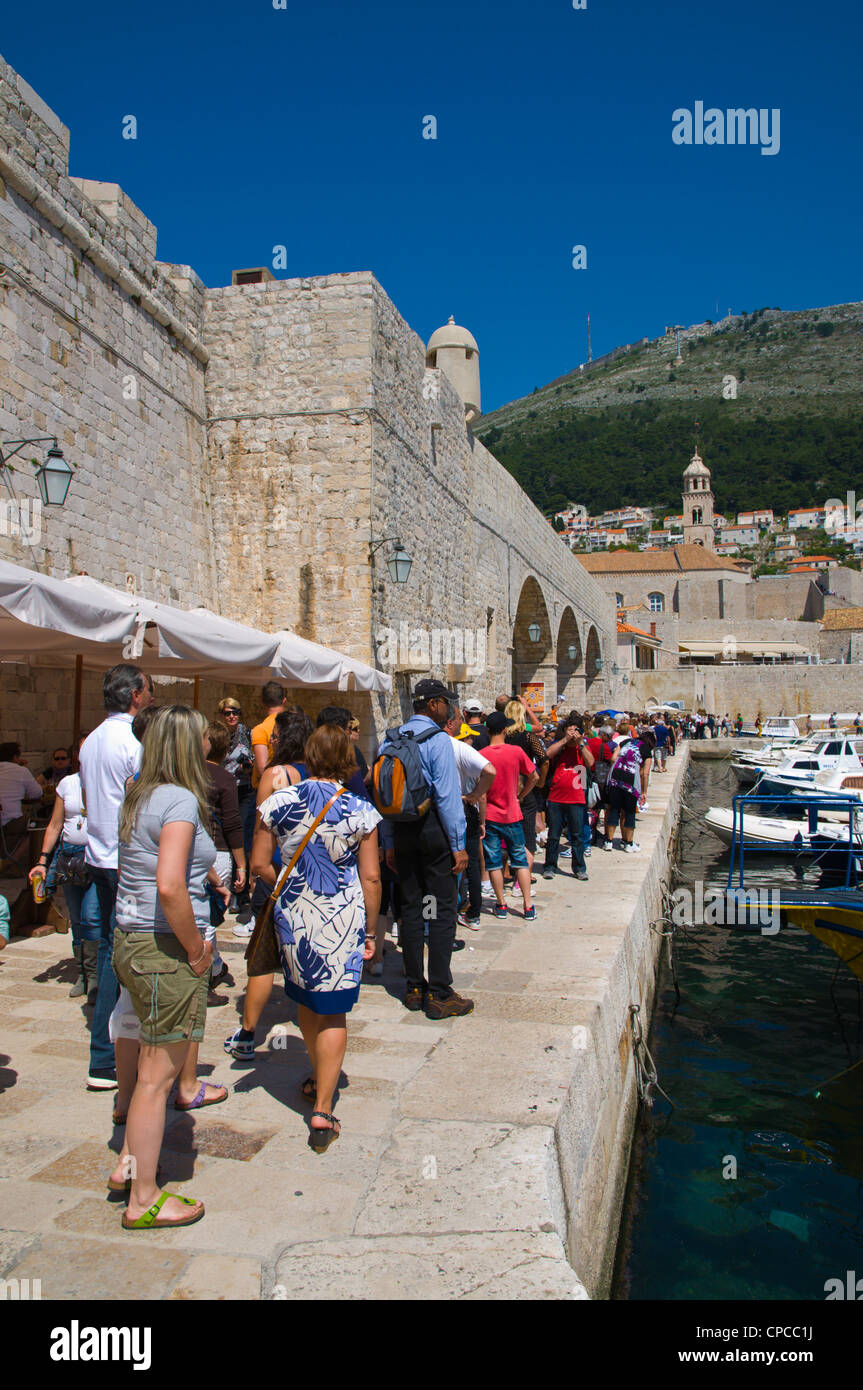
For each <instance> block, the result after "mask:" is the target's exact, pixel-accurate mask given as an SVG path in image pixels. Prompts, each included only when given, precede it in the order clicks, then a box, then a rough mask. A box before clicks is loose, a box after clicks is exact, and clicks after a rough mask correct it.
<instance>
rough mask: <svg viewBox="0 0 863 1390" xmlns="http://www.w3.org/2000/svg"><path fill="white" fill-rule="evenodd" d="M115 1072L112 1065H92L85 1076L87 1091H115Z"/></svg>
mask: <svg viewBox="0 0 863 1390" xmlns="http://www.w3.org/2000/svg"><path fill="white" fill-rule="evenodd" d="M116 1089H117V1073H116V1071H115V1070H114V1068H113V1067H92V1068H91V1069H90V1075H89V1076H88V1077H87V1090H88V1091H116Z"/></svg>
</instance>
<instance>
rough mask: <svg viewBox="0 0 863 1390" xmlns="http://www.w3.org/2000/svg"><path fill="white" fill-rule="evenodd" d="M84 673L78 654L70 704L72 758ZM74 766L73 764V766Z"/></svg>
mask: <svg viewBox="0 0 863 1390" xmlns="http://www.w3.org/2000/svg"><path fill="white" fill-rule="evenodd" d="M83 671H84V658H83V656H82V655H81V653H80V652H79V653H78V655H77V656H76V657H75V696H74V700H73V704H72V711H73V712H72V752H73V757H74V753H75V749H76V748H77V745H78V739H79V738H80V737H81V677H82V675H83ZM74 765H75V764H73V766H74Z"/></svg>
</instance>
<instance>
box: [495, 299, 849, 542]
mask: <svg viewBox="0 0 863 1390" xmlns="http://www.w3.org/2000/svg"><path fill="white" fill-rule="evenodd" d="M682 339H683V342H682V349H681V355H682V359H683V360H682V361H681V362H677V361H676V360H675V359H676V356H677V344H676V338H675V336H674V335H673V334H672V335H668V336H666V337H664V338H659V339H654V340H652V341H649V342H648V341H647V340H644V341H642V342H641V343H638V344H633V345H632V346H631V347H629V348H627V349H623V350H620V349H619V350H618V352H619V354H620V355H619V356H618V355H615V360H613V361H608V360H604V361H603V360H601V361H599V362H596V363H593V364H591V366H590V367H589V368H585V370H584V371H579V370H576V371H574V372H570V373H569V374H568V375H567V376H563V377H560V378H558V380H556V381H552V382H550V383H549V385H548V386H544V387H542V388H539V389H536V390H534V392H533V393H532V394H531V395H530V396H525V397H523V398H522V399H521V400H517V401H512V402H510V404H509V405H506V406H502V407H501V409H500V410H496V411H494V412H493V413H491V414H489V415H484V416H482V417H481V418H480V419H479V420H478V421H477V422H476V424H475V425H474V432H475V434H476V435H477V436H478V437H479V438H480V439H481V440H482V442H483V443H484V444H486V445H487V446H488V448H489V449H491V450H492V452H493V453H494V454H495V455H496V457H497V458H498V459H500V461H501V462H502V463H503V464H504V465H505V466H506V467H507V468H508V469H509V471H510V472H511V473H512V474H513V476H514V477H515V478H517V479H518V481H519V483H520V484H521V486H522V487H523V488H524V489H525V491H526V492H527V493H528V494H529V496H530V497H531V498H532V499H533V501H534V502H535V504H536V505H537V506H538V507H539V508H540V509H541V510H542V511H544V512H551V511H553V510H558V509H560V508H562V507H563V506H564V505H565V504H566V503H567V502H576V503H579V502H580V503H583V504H584V505H585V506H586V507H587V508H588V510H589V511H590V512H597V511H603V510H605V509H606V508H608V507H616V506H620V505H624V504H635V505H642V506H651V505H652V506H656V507H658V508H660V509H662V510H668V511H673V512H678V511H679V510H680V492H681V481H680V475H681V473H682V471H683V469H684V467H685V466H686V464H687V462H688V461H689V458H690V456H691V454H692V444H693V439H694V427H695V422H696V421H698V424H699V439H700V448H701V453H702V455H703V457H704V461H705V463H706V464H707V466H708V467H709V468H710V470H711V472H712V475H713V488H714V493H715V496H716V507H717V511H719V512H722V513H725V514H728V515H729V516H730V515H731V514H733V513H735V512H737V511H739V510H747V509H749V508H752V507H756V506H766V507H773V508H774V509H775V510H776V511H777V512H784V511H787V509H788V508H789V507H803V506H810V505H815V504H816V503H820V504H822V505H823V503H824V502H825V501H826V500H827V498H829V497H843V498H844V496H845V493H846V491H847V489H849V488H854V487H855V486H857V490H858V492H859V493H860V495H861V497H863V476H861V468H863V303H859V304H839V305H833V306H832V307H831V308H827V309H810V310H805V311H802V312H795V313H783V312H781V311H780V310H778V309H759V310H758V311H757V312H754V313H752V314H748V315H738V316H735V317H733V318H732V319H726V320H724V321H723V322H722V323H719V324H715V325H714V324H711V323H709V322H708V323H706V324H700V325H696V326H695V327H692V328H688V329H686V330H685V332H684V334H682ZM727 376H734V377H735V378H736V381H737V383H738V384H737V395H736V399H726V398H724V397H723V378H725V377H727ZM728 389H729V388H728V387H726V390H728ZM858 480H859V481H858Z"/></svg>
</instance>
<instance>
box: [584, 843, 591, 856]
mask: <svg viewBox="0 0 863 1390" xmlns="http://www.w3.org/2000/svg"><path fill="white" fill-rule="evenodd" d="M591 849H592V846H591V845H585V847H584V857H585V859H589V858H590V853H591Z"/></svg>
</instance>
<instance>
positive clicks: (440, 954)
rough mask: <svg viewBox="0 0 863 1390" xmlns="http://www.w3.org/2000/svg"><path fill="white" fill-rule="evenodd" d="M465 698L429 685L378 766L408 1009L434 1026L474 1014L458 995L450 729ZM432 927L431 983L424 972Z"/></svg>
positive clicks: (459, 828)
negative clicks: (397, 896)
mask: <svg viewBox="0 0 863 1390" xmlns="http://www.w3.org/2000/svg"><path fill="white" fill-rule="evenodd" d="M457 703H458V696H457V695H455V694H453V693H452V691H449V690H447V688H446V686H445V685H444V684H443V682H442V681H439V680H435V679H427V680H421V681H420V682H419V684H418V685H417V687H416V689H415V690H414V694H413V710H414V712H413V715H412V717H411V718H410V719H409V720H408V721H407V723H406V724H402V725H401V727H400V728H397V729H390V730H389V731H388V732H387V735H386V738H385V739H384V742H383V743H382V744H381V748H380V752H379V754H378V757H377V759H376V761H375V765H374V770H373V774H372V792H373V796H374V801H375V805H376V806H377V808H378V810H379V811H380V813H381V815H382V816H383V818H384V819H383V823H382V825H381V827H380V831H381V841H382V843H383V845H384V848H385V850H386V861H387V866H388V867H389V868H390V869H391V870H392V871H393V872H395V873H397V874H398V877H399V889H400V891H401V900H402V920H401V931H400V933H399V940H400V944H401V948H402V958H403V960H404V967H405V976H406V979H407V991H406V994H405V1008H406V1009H411V1010H412V1011H417V1010H419V1009H424V1010H425V1014H426V1017H427V1018H430V1019H435V1020H437V1019H443V1018H461V1017H463V1016H464V1015H465V1014H469V1013H471V1012H472V1010H473V1000H472V999H462V998H460V996H459V995H458V994H456V993H455V991H454V989H453V987H452V972H451V971H450V957H451V956H452V952H453V944H454V942H455V930H456V913H457V905H458V891H457V886H458V877H459V874H461V873H462V872H463V871H464V870H465V869H466V868H467V851H466V849H465V833H466V827H465V814H464V805H463V803H462V797H461V787H460V784H459V778H458V771H457V768H456V760H455V754H454V752H453V747H452V741H451V740H450V738H449V737H448V736H447V734H446V731H445V727H444V726H445V725H446V722H447V720H448V718H449V715H450V705H455V704H457ZM426 926H427V927H428V979H427V980H426V977H425V971H424V968H423V948H424V944H425V940H424V939H425V928H426Z"/></svg>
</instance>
